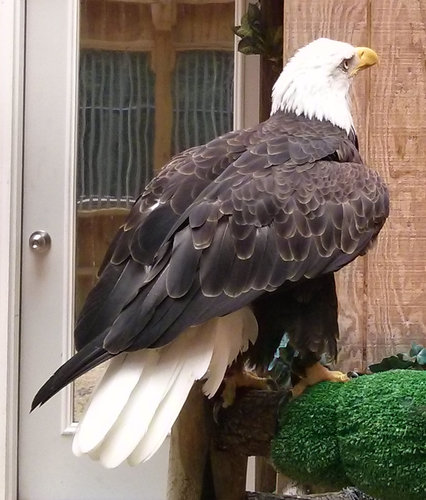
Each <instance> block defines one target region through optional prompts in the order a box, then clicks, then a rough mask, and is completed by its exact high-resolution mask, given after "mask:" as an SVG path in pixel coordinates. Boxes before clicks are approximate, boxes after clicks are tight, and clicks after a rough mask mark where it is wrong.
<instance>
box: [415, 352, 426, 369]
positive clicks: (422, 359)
mask: <svg viewBox="0 0 426 500" xmlns="http://www.w3.org/2000/svg"><path fill="white" fill-rule="evenodd" d="M416 361H417V363H418V364H419V365H422V366H423V365H426V347H423V349H422V350H421V351H420V352H419V353H418V354H417V356H416Z"/></svg>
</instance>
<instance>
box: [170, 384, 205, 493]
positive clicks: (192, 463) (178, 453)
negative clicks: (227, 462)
mask: <svg viewBox="0 0 426 500" xmlns="http://www.w3.org/2000/svg"><path fill="white" fill-rule="evenodd" d="M210 421H211V417H210V415H208V408H207V406H206V398H205V396H204V395H203V393H202V392H201V384H200V383H196V384H195V385H194V387H193V388H192V390H191V392H190V393H189V396H188V399H187V400H186V403H185V405H184V406H183V408H182V410H181V412H180V415H179V417H178V419H177V421H176V423H175V425H174V426H173V429H172V434H171V440H170V453H169V476H168V485H167V499H168V500H200V499H201V498H202V494H203V489H210V487H209V486H208V485H205V484H204V483H205V481H204V476H205V469H206V463H207V456H208V452H209V447H210ZM210 498H214V497H210Z"/></svg>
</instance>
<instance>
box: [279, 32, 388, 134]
mask: <svg viewBox="0 0 426 500" xmlns="http://www.w3.org/2000/svg"><path fill="white" fill-rule="evenodd" d="M378 60H379V58H378V57H377V54H376V53H375V52H374V50H371V49H369V48H368V47H353V46H352V45H350V44H348V43H344V42H337V41H336V40H330V39H328V38H319V39H318V40H315V41H313V42H311V43H310V44H308V45H306V46H305V47H302V48H301V49H299V50H298V51H297V52H296V54H295V55H294V56H293V57H292V58H291V59H290V60H289V62H288V63H287V64H286V66H285V67H284V69H283V71H282V73H281V75H280V76H279V78H278V80H277V81H276V82H275V85H274V88H273V91H272V110H271V114H274V113H276V112H277V111H279V110H285V111H289V112H293V113H296V114H297V115H301V114H303V115H305V116H307V117H308V118H317V119H318V120H329V121H330V122H331V123H333V124H334V125H337V126H338V127H341V128H343V129H344V130H346V132H347V133H349V131H350V129H351V128H352V127H353V121H352V116H351V112H350V102H349V88H350V85H351V82H352V78H353V77H354V76H355V75H356V74H357V73H358V71H360V70H361V69H364V68H368V67H369V66H372V65H374V64H376V63H377V62H378Z"/></svg>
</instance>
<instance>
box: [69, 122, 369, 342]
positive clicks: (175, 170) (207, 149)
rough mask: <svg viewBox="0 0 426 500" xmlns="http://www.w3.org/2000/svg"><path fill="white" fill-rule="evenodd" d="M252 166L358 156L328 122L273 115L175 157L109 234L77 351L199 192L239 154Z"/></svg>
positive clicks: (116, 310) (129, 292) (131, 291)
mask: <svg viewBox="0 0 426 500" xmlns="http://www.w3.org/2000/svg"><path fill="white" fill-rule="evenodd" d="M241 156H242V158H241V160H240V161H241V162H242V164H244V162H249V164H250V168H252V169H256V168H260V169H262V168H263V167H264V166H270V165H277V164H280V163H281V164H285V165H287V166H288V167H289V168H291V166H292V165H295V164H302V165H303V164H308V165H309V164H311V163H312V162H314V161H316V160H319V159H322V158H330V159H335V160H340V159H343V160H349V161H352V160H355V161H360V159H359V155H358V152H357V150H356V148H354V146H353V142H352V141H351V140H348V139H347V137H346V134H345V133H344V131H342V130H341V129H339V128H337V127H334V126H333V125H331V124H330V123H328V122H319V121H316V120H307V119H306V118H304V117H302V116H299V117H298V116H295V115H293V114H286V113H277V114H276V115H274V116H273V117H271V118H270V119H269V120H267V121H266V122H264V123H261V124H259V125H258V126H256V127H254V128H252V129H248V130H242V131H233V132H229V133H228V134H225V135H223V136H221V137H219V138H216V139H214V140H212V141H210V142H209V143H208V144H206V145H203V146H198V147H194V148H191V149H189V150H187V151H184V152H183V153H180V154H179V155H177V156H176V157H174V158H173V159H172V160H171V161H170V162H169V163H168V164H167V165H166V166H165V167H164V168H163V169H162V170H161V172H160V173H159V174H158V175H157V176H156V177H155V178H154V179H153V180H152V181H151V182H150V183H149V184H148V186H147V187H146V189H145V190H144V192H143V194H142V195H141V197H140V198H139V199H138V200H137V202H136V203H135V205H134V207H133V208H132V211H131V213H130V215H129V217H128V219H127V221H126V223H125V225H124V226H123V227H122V228H120V230H119V231H118V233H117V235H116V236H115V238H114V240H113V242H112V244H111V245H110V248H109V250H108V251H107V253H106V256H105V259H104V262H103V264H102V266H101V268H100V270H99V274H100V279H99V281H98V283H97V284H96V286H95V287H94V289H93V290H92V291H91V292H90V293H89V296H88V298H87V300H86V302H85V304H84V306H83V309H82V311H81V313H80V315H79V318H78V321H77V324H76V329H75V334H74V336H75V337H74V338H75V345H76V348H77V349H78V350H80V349H81V348H82V347H83V346H84V345H86V344H88V343H89V342H91V341H92V340H93V339H95V338H96V337H97V336H98V335H100V334H102V333H103V332H104V331H105V329H107V328H108V327H110V326H111V325H112V323H113V322H114V321H115V319H116V317H117V316H118V315H119V314H120V311H122V310H123V309H124V308H125V307H126V306H127V305H128V304H129V303H130V302H131V301H132V300H133V299H134V297H135V296H136V294H137V293H138V292H139V290H140V288H141V287H142V285H143V283H144V280H145V279H146V268H145V266H149V265H151V264H152V262H153V260H154V257H155V256H156V254H157V252H158V251H159V248H160V246H161V243H162V242H163V240H164V238H165V237H166V235H167V234H168V233H169V232H170V230H171V228H172V227H173V226H174V224H175V223H176V221H177V220H178V219H179V217H180V216H181V215H182V213H183V212H184V211H185V210H186V209H187V208H188V207H189V206H190V205H191V204H192V203H193V202H194V200H195V199H196V198H197V197H198V196H199V195H200V193H201V192H202V191H203V190H204V189H206V188H208V186H209V185H210V184H211V183H212V182H213V181H214V180H215V179H217V177H218V176H219V175H221V174H222V173H223V172H224V171H225V170H226V169H227V168H228V167H229V166H230V165H233V162H235V161H236V160H237V159H239V158H240V157H241Z"/></svg>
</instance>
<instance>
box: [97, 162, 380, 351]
mask: <svg viewBox="0 0 426 500" xmlns="http://www.w3.org/2000/svg"><path fill="white" fill-rule="evenodd" d="M240 158H242V157H240ZM238 163H239V161H237V162H235V163H234V165H233V168H232V172H230V173H229V175H226V174H227V172H225V173H224V174H222V176H221V177H219V178H218V179H217V181H216V182H215V183H213V184H212V185H210V187H209V190H208V191H206V192H205V193H204V194H203V195H202V196H201V198H200V199H197V202H196V203H195V204H193V205H192V206H191V207H190V208H189V209H188V210H187V211H186V212H185V213H184V214H183V216H182V217H181V218H180V219H179V220H178V222H177V223H176V227H177V229H176V230H175V231H174V232H173V233H172V234H171V235H170V236H169V238H168V239H167V240H166V241H165V242H164V243H163V248H164V249H165V250H164V255H163V256H162V257H161V258H160V259H159V260H158V261H157V262H156V263H155V265H154V266H153V267H152V269H151V276H152V277H153V279H152V281H149V280H150V279H151V276H149V275H148V277H147V284H146V285H145V287H144V288H143V289H142V290H141V291H140V293H139V294H138V296H136V298H135V299H134V300H133V301H132V303H131V304H129V305H128V307H126V309H125V310H123V311H122V312H121V313H120V315H119V317H118V319H117V320H116V322H115V323H114V325H113V326H112V328H111V329H110V330H109V332H108V334H107V335H106V337H105V339H104V347H105V348H106V349H107V350H108V351H110V352H113V353H116V352H120V351H122V350H128V349H140V348H143V347H159V346H161V345H164V344H166V343H168V342H170V341H171V340H172V339H173V338H174V337H175V336H176V335H178V334H179V332H180V331H182V330H183V329H184V328H186V327H187V326H189V325H191V324H198V323H201V322H204V321H206V320H208V319H209V318H211V317H215V316H220V315H224V314H227V313H230V312H231V311H234V310H236V309H238V308H240V307H242V306H244V305H246V304H248V303H251V302H252V301H253V300H254V299H256V298H257V297H259V296H260V295H261V294H263V293H265V292H272V291H274V290H277V289H278V288H280V287H282V286H287V285H286V284H287V283H289V284H291V283H293V282H299V281H301V280H304V279H311V278H315V277H318V276H320V275H325V274H327V273H330V272H334V271H337V270H338V269H340V268H341V267H342V266H344V265H345V264H347V263H348V262H350V261H352V260H353V259H354V258H355V257H356V256H358V255H360V254H362V253H364V252H365V251H366V250H367V248H368V246H369V245H370V243H371V241H372V240H374V238H375V237H376V235H377V233H378V232H379V230H380V228H381V227H382V225H383V223H384V221H385V218H386V216H387V210H388V208H387V191H386V188H385V186H384V184H383V183H382V182H381V180H380V178H379V177H378V175H377V174H375V173H374V172H372V171H370V170H368V169H367V168H366V167H365V166H363V165H361V164H355V163H339V162H336V161H319V162H314V163H312V164H310V166H309V168H308V167H307V165H303V166H301V167H298V166H295V167H294V168H293V169H289V167H288V165H276V166H273V167H267V168H263V169H255V170H253V171H252V172H251V173H250V172H249V170H250V162H248V161H247V162H244V163H240V164H238ZM156 268H157V269H156Z"/></svg>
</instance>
